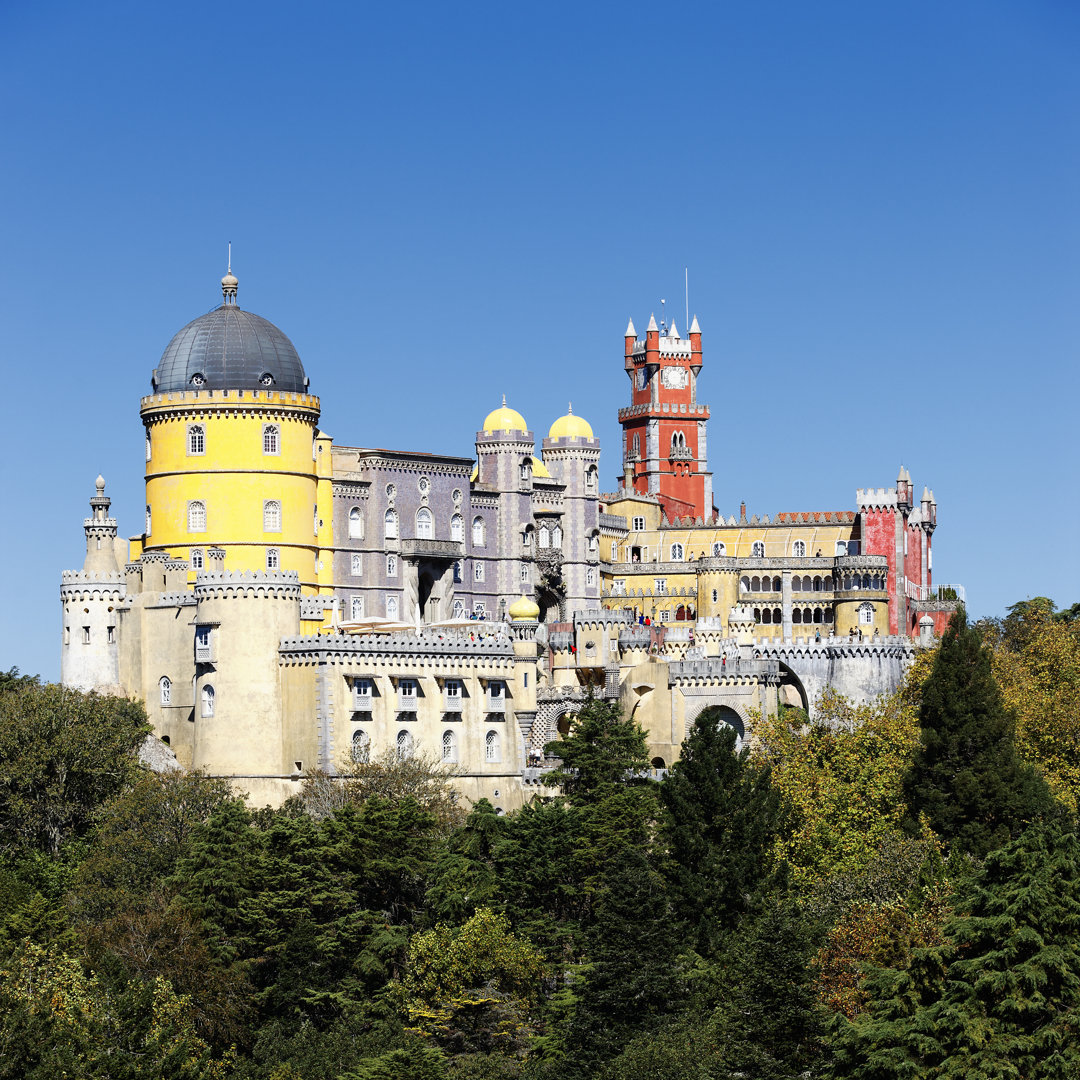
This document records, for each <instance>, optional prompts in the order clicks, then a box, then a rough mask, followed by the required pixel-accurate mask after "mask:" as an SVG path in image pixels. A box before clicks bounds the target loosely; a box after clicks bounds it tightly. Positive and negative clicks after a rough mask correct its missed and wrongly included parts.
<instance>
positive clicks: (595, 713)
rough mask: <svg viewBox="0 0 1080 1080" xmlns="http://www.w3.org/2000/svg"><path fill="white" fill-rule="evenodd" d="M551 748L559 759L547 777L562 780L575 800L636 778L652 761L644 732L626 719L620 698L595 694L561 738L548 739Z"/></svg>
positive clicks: (581, 800) (589, 798) (550, 780)
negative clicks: (615, 700) (606, 698)
mask: <svg viewBox="0 0 1080 1080" xmlns="http://www.w3.org/2000/svg"><path fill="white" fill-rule="evenodd" d="M545 749H546V751H547V753H549V754H552V755H554V756H555V757H557V758H559V759H560V761H561V763H562V764H561V765H560V766H559V768H557V769H552V770H551V772H549V773H547V775H546V776H545V777H544V782H545V783H546V784H551V785H559V786H561V788H562V790H563V793H564V794H565V795H566V796H567V798H569V799H570V800H571V801H572V802H578V803H586V802H592V801H595V800H597V799H600V798H602V797H603V796H604V795H606V794H608V793H609V792H610V791H611V789H612V788H615V787H621V786H625V785H627V784H630V783H635V782H638V781H637V778H636V776H635V774H637V773H640V772H642V771H643V770H645V769H647V768H648V766H649V754H648V743H647V742H646V739H645V732H644V731H642V729H641V725H640V724H638V722H637V721H636V720H633V719H627V718H625V717H624V716H623V715H622V710H621V709H620V708H619V706H618V705H617V704H614V703H611V702H607V701H602V700H600V699H598V698H593V699H591V700H590V701H588V702H586V704H585V705H584V706H583V707H582V709H581V711H580V712H579V713H578V714H577V716H575V717H574V719H573V720H572V721H571V724H570V730H569V732H568V733H567V734H566V735H565V736H564V737H563V738H561V739H558V740H556V741H555V742H551V743H548V744H547V746H546V747H545Z"/></svg>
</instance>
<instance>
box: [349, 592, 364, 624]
mask: <svg viewBox="0 0 1080 1080" xmlns="http://www.w3.org/2000/svg"><path fill="white" fill-rule="evenodd" d="M363 617H364V598H363V597H362V596H352V597H350V598H349V618H350V619H362V618H363Z"/></svg>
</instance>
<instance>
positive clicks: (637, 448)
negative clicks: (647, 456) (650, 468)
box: [633, 435, 641, 458]
mask: <svg viewBox="0 0 1080 1080" xmlns="http://www.w3.org/2000/svg"><path fill="white" fill-rule="evenodd" d="M633 445H634V449H633V454H634V457H635V458H639V457H641V439H640V437H639V436H637V435H635V436H634V443H633Z"/></svg>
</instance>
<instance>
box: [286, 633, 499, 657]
mask: <svg viewBox="0 0 1080 1080" xmlns="http://www.w3.org/2000/svg"><path fill="white" fill-rule="evenodd" d="M278 655H279V658H280V660H281V662H282V663H302V662H305V661H307V660H310V659H312V658H314V657H318V658H319V659H320V660H331V661H332V660H338V661H342V662H347V661H348V660H349V659H350V658H351V657H354V656H365V657H379V656H385V657H386V658H387V661H388V662H393V661H394V660H396V659H398V658H422V657H430V658H433V659H434V658H447V659H453V658H464V657H473V658H476V657H488V658H490V659H492V660H495V661H508V662H511V663H512V662H513V659H514V646H513V643H512V642H511V641H510V639H509V638H507V637H503V636H494V637H487V638H479V639H477V640H475V641H471V640H469V639H468V638H466V637H458V636H454V637H449V636H447V637H437V636H429V635H419V636H418V635H416V634H414V633H412V631H400V632H396V633H392V634H314V635H307V636H304V637H295V638H282V640H281V644H280V646H279V648H278Z"/></svg>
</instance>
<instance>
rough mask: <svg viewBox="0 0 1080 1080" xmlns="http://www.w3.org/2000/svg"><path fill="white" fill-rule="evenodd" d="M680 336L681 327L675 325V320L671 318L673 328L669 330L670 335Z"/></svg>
mask: <svg viewBox="0 0 1080 1080" xmlns="http://www.w3.org/2000/svg"><path fill="white" fill-rule="evenodd" d="M678 336H679V328H678V327H677V326H676V325H675V320H674V319H672V320H671V329H670V330H669V331H668V337H673V338H677V337H678Z"/></svg>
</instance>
